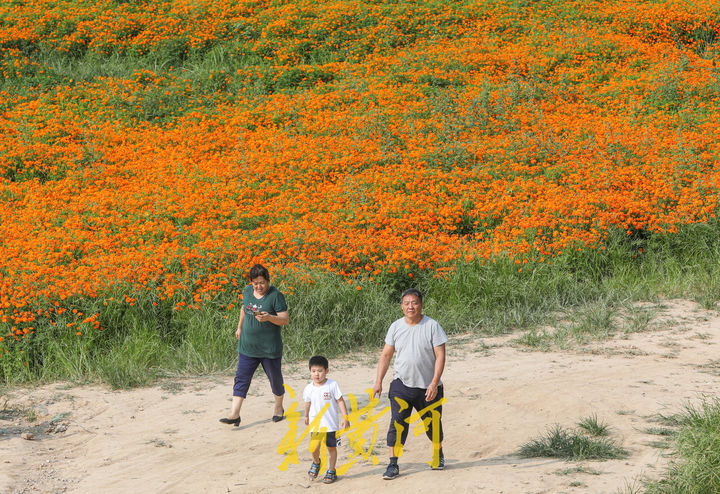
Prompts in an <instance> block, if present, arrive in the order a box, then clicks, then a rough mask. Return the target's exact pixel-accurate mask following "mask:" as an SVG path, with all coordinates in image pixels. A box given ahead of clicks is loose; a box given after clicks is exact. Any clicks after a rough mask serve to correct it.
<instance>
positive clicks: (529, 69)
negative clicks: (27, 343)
mask: <svg viewBox="0 0 720 494" xmlns="http://www.w3.org/2000/svg"><path fill="white" fill-rule="evenodd" d="M719 36H720V2H716V1H703V0H697V1H691V0H669V1H570V0H566V1H561V2H554V1H551V0H548V1H509V0H499V1H490V0H475V1H472V0H471V1H466V2H455V1H449V0H435V1H417V2H410V1H408V2H390V1H379V0H371V1H367V2H361V1H356V0H331V1H324V0H314V1H310V0H298V1H293V0H273V1H270V0H236V1H227V0H214V1H212V2H211V1H206V0H196V1H191V0H177V1H170V0H146V1H142V0H141V1H137V2H135V1H133V2H121V1H114V0H97V1H96V0H90V1H82V2H81V1H79V0H26V1H22V2H14V1H6V2H2V4H0V49H1V50H2V51H1V52H0V239H1V240H0V340H2V341H0V350H1V351H2V353H4V354H7V353H8V352H12V351H13V349H14V348H18V349H19V348H21V346H18V345H20V344H21V343H23V342H22V340H24V339H32V338H33V335H34V334H35V333H36V330H37V331H40V329H39V328H40V327H41V326H42V324H46V323H47V324H54V322H55V321H59V319H58V317H57V314H63V313H65V314H64V318H63V319H62V321H68V322H67V326H68V327H69V328H70V330H71V331H77V335H78V336H82V334H83V333H84V332H86V331H95V330H99V329H102V326H103V324H102V322H101V321H102V313H101V312H96V313H92V314H88V313H82V310H78V309H77V307H79V302H78V301H81V300H88V299H94V300H100V301H102V300H105V303H108V302H109V301H110V297H113V300H112V301H113V302H114V303H121V304H129V305H132V304H133V303H134V302H135V299H136V297H137V296H138V294H143V293H150V294H152V296H153V297H157V301H167V300H172V301H173V304H175V308H176V309H177V310H181V309H184V308H187V307H190V308H199V307H201V306H203V304H207V303H212V301H213V300H214V298H215V297H216V296H217V294H218V293H223V292H227V291H228V290H233V289H234V287H236V286H237V285H238V284H240V285H242V284H243V283H244V281H243V280H242V273H243V271H244V270H245V269H247V268H248V267H249V266H250V265H251V264H252V263H254V262H263V263H266V264H267V265H268V266H270V267H271V269H272V270H273V272H277V273H278V274H280V273H283V274H285V275H286V276H291V275H292V276H296V277H297V276H302V273H307V272H328V273H334V274H337V275H339V276H341V277H344V278H346V279H347V280H349V281H351V282H355V283H360V282H363V283H368V282H372V281H373V280H375V279H376V278H382V277H384V276H403V277H410V278H412V277H413V276H416V275H417V274H418V273H423V272H431V273H436V274H437V275H446V274H447V273H449V272H451V270H452V268H453V266H454V265H455V264H456V263H458V262H466V261H471V260H475V259H481V260H492V259H496V258H498V257H509V258H511V259H513V260H515V262H517V263H518V264H519V265H520V266H518V269H523V268H525V269H532V266H536V265H537V264H538V263H547V262H552V259H553V257H554V256H556V255H558V254H559V253H562V252H564V251H566V250H568V249H602V248H604V245H605V244H604V242H605V240H606V238H607V235H608V234H609V232H611V231H615V230H621V231H626V232H627V235H631V236H633V235H639V234H665V233H673V232H675V231H676V230H677V227H678V226H679V225H683V224H689V223H697V222H714V224H717V222H718V219H717V218H718V205H719V203H720V197H719V196H718V193H719V191H720V167H719V166H718V157H719V156H720V154H719V151H720V144H719V143H720V111H719V110H720V67H719V66H718V55H719V54H720V45H718V37H719ZM118 297H120V298H119V299H118ZM228 308H231V307H228ZM73 310H75V311H76V312H75V313H73V312H72V311H73ZM69 314H71V315H70V316H69ZM40 320H42V321H44V322H42V324H41V323H40V322H39V321H40ZM13 345H15V346H13Z"/></svg>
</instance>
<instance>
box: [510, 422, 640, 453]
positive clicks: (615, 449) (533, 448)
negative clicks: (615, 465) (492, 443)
mask: <svg viewBox="0 0 720 494" xmlns="http://www.w3.org/2000/svg"><path fill="white" fill-rule="evenodd" d="M519 454H520V456H522V457H524V458H538V457H544V458H545V457H546V458H562V459H564V460H572V461H580V460H612V459H620V458H626V457H627V456H628V452H627V451H626V450H625V449H624V448H622V447H621V446H618V445H617V444H616V443H615V441H613V440H612V439H610V438H607V437H602V438H598V437H590V436H588V435H586V434H584V433H581V432H577V431H573V430H568V429H564V428H563V427H561V426H560V425H557V424H556V425H554V426H552V427H551V428H549V429H548V430H547V432H546V433H545V435H543V436H541V437H539V438H537V439H533V440H531V441H528V442H527V443H525V444H523V445H522V446H521V448H520V451H519Z"/></svg>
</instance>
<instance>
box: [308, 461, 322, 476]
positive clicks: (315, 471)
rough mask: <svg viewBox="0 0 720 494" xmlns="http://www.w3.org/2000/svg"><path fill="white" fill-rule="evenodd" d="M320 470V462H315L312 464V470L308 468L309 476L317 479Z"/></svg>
mask: <svg viewBox="0 0 720 494" xmlns="http://www.w3.org/2000/svg"><path fill="white" fill-rule="evenodd" d="M319 471H320V463H313V464H312V465H310V470H308V477H310V480H315V479H316V478H317V476H318V472H319Z"/></svg>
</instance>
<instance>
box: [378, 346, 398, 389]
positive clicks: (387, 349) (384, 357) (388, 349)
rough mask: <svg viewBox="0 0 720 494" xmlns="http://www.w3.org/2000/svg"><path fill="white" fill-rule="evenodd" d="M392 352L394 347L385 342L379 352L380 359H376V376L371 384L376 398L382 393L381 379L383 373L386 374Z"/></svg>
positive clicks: (383, 377) (383, 375)
mask: <svg viewBox="0 0 720 494" xmlns="http://www.w3.org/2000/svg"><path fill="white" fill-rule="evenodd" d="M394 353H395V347H394V346H390V345H388V344H387V343H386V344H385V346H384V347H383V350H382V352H381V353H380V359H379V360H378V366H377V378H376V379H375V386H373V393H374V394H375V396H377V397H378V398H380V394H381V393H382V382H383V379H385V374H387V371H388V368H389V367H390V361H391V360H392V356H393V354H394Z"/></svg>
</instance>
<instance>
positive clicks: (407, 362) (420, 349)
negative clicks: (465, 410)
mask: <svg viewBox="0 0 720 494" xmlns="http://www.w3.org/2000/svg"><path fill="white" fill-rule="evenodd" d="M447 341H448V337H447V335H446V334H445V331H444V330H443V328H442V327H441V326H440V324H438V322H437V321H436V320H435V319H432V318H430V317H428V316H423V318H422V319H421V320H420V322H418V323H417V324H415V325H409V324H408V323H407V322H405V318H404V317H402V318H400V319H398V320H397V321H395V322H394V323H392V324H391V325H390V329H388V332H387V336H385V343H386V344H388V345H390V346H392V347H395V363H394V364H393V372H394V378H395V379H400V380H401V381H402V383H403V384H404V385H405V386H407V387H409V388H423V389H425V388H427V387H428V386H429V385H430V383H431V382H432V380H433V376H434V375H435V350H434V348H435V347H436V346H440V345H442V344H443V343H446V342H447ZM439 384H442V383H439Z"/></svg>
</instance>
